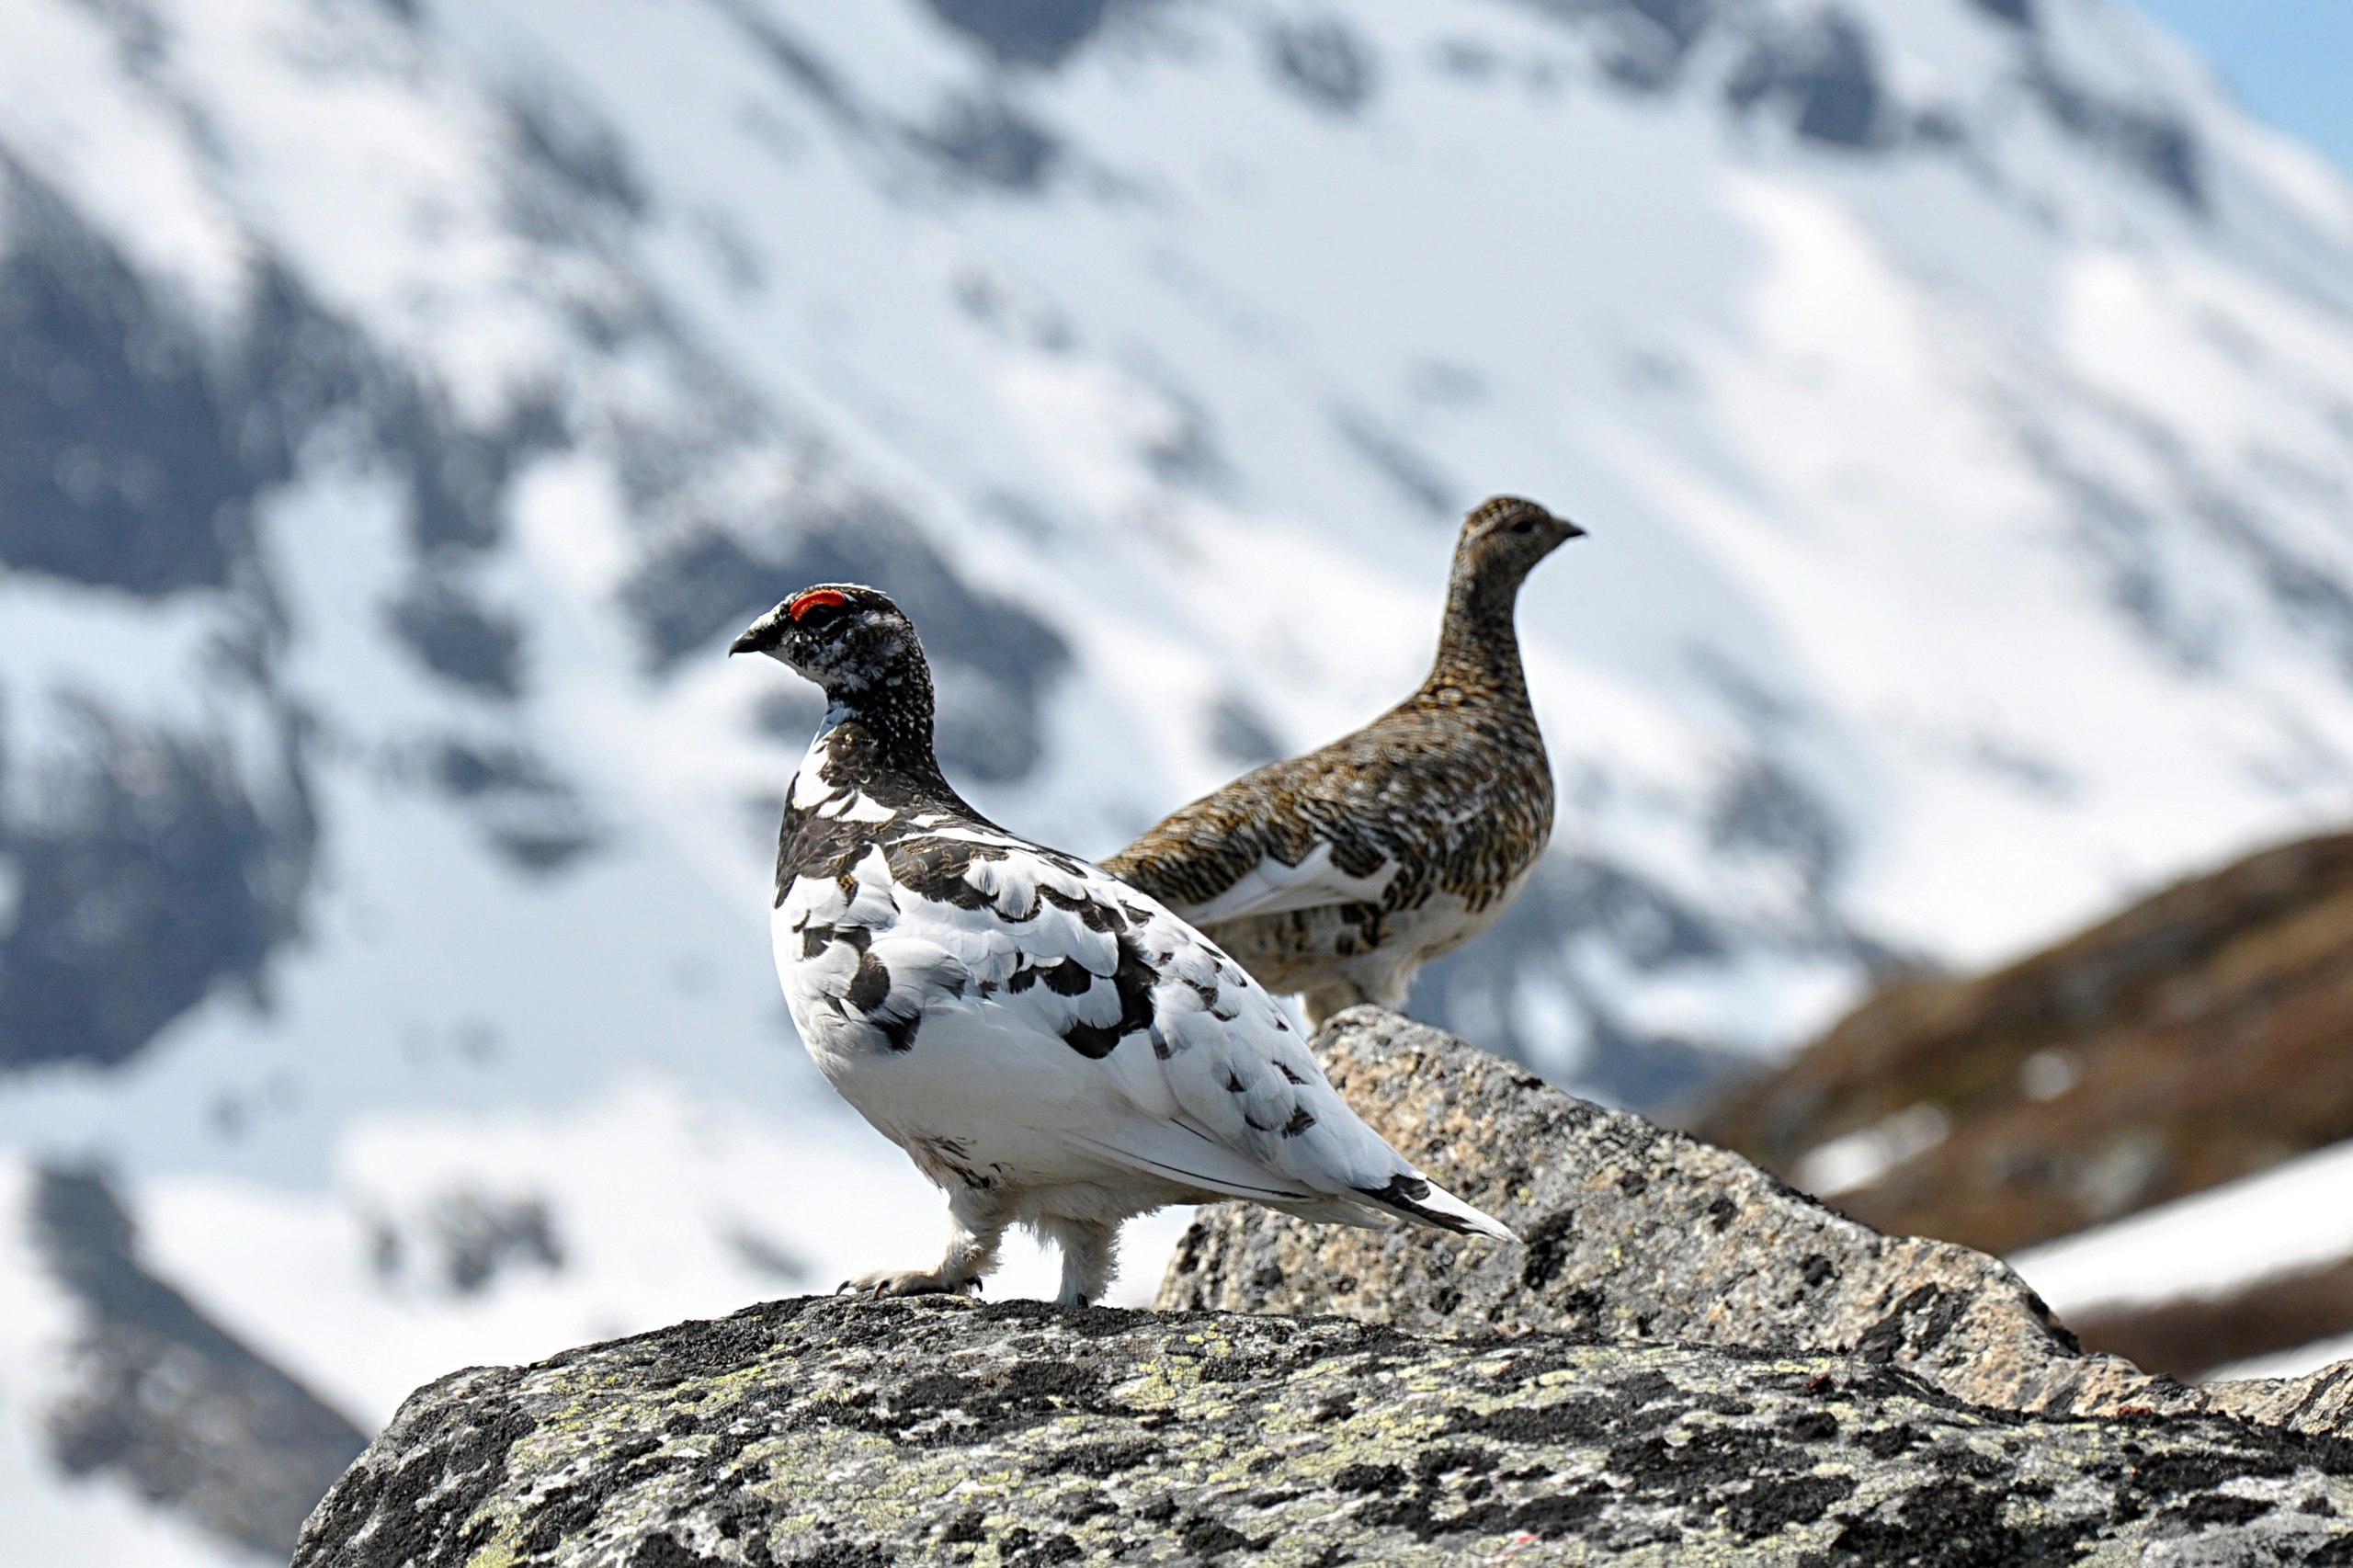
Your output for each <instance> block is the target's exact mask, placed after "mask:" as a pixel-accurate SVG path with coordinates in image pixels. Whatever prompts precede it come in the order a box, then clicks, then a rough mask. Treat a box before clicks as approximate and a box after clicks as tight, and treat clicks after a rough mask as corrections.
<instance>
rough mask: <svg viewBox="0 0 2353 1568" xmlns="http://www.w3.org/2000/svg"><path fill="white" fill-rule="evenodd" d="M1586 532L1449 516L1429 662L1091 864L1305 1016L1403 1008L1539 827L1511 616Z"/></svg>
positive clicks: (1516, 866) (1539, 845)
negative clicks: (1442, 613)
mask: <svg viewBox="0 0 2353 1568" xmlns="http://www.w3.org/2000/svg"><path fill="white" fill-rule="evenodd" d="M1584 532H1585V530H1584V529H1583V528H1579V527H1577V526H1576V525H1575V524H1574V523H1572V522H1570V521H1568V520H1567V519H1566V518H1563V517H1554V516H1553V515H1552V513H1550V512H1548V511H1546V510H1545V509H1544V508H1543V507H1541V506H1538V505H1537V504H1536V503H1535V502H1533V501H1525V500H1522V499H1520V498H1519V497H1518V496H1516V495H1497V496H1495V497H1493V498H1492V499H1490V500H1488V501H1485V502H1483V503H1481V504H1480V505H1479V506H1476V507H1474V508H1472V512H1471V515H1470V516H1469V517H1465V518H1464V519H1463V521H1462V534H1461V539H1459V540H1457V541H1456V543H1455V547H1454V566H1453V571H1452V573H1451V574H1450V576H1449V581H1448V584H1447V594H1446V619H1445V620H1444V622H1443V623H1442V624H1441V625H1440V627H1439V629H1438V657H1437V659H1436V660H1435V661H1434V662H1433V663H1432V664H1431V665H1430V673H1429V676H1428V677H1427V679H1425V680H1424V681H1423V682H1422V684H1421V686H1420V687H1419V688H1417V689H1416V690H1415V692H1414V694H1413V695H1412V696H1410V697H1408V698H1406V699H1405V700H1404V701H1403V702H1400V703H1399V704H1397V706H1396V707H1394V708H1392V709H1391V710H1389V711H1388V712H1386V713H1383V714H1382V715H1381V717H1380V718H1378V719H1375V720H1374V721H1373V722H1371V723H1370V724H1367V725H1366V726H1365V727H1364V728H1363V729H1361V730H1358V731H1357V732H1356V733H1353V734H1348V735H1344V736H1342V737H1341V738H1340V739H1338V740H1336V741H1334V742H1333V743H1332V744H1329V745H1326V746H1323V747H1320V748H1318V749H1317V750H1314V751H1312V752H1309V753H1307V754H1306V755H1305V756H1294V757H1290V758H1289V759H1287V760H1285V761H1282V762H1273V763H1268V764H1267V766H1266V767H1261V768H1259V769H1258V770H1257V771H1256V772H1255V773H1245V774H1244V775H1243V776H1242V777H1241V778H1236V779H1235V780H1233V782H1232V783H1230V784H1228V785H1226V786H1224V787H1223V788H1222V789H1220V790H1215V791H1214V792H1212V793H1211V794H1208V795H1204V796H1203V797H1201V799H1199V800H1198V801H1194V802H1193V803H1192V804H1191V805H1188V806H1186V807H1183V808H1182V809H1180V810H1178V811H1176V812H1171V813H1170V814H1169V815H1168V816H1167V817H1166V818H1165V820H1163V821H1162V822H1161V823H1159V824H1157V825H1155V826H1154V827H1153V828H1152V829H1151V830H1150V831H1149V832H1147V833H1145V834H1144V835H1143V836H1142V837H1141V838H1139V839H1137V840H1136V841H1135V842H1134V843H1133V844H1131V845H1129V846H1127V847H1126V848H1125V849H1122V850H1120V852H1119V853H1118V854H1117V855H1113V856H1110V857H1108V858H1106V859H1105V860H1104V862H1103V867H1104V869H1106V870H1108V871H1109V872H1111V873H1112V874H1113V875H1114V876H1116V877H1118V878H1120V880H1121V881H1126V882H1129V883H1131V884H1132V885H1134V886H1136V887H1139V888H1142V890H1143V891H1144V892H1149V893H1151V894H1152V895H1154V897H1155V898H1159V899H1161V900H1163V901H1165V903H1167V904H1168V905H1169V907H1171V908H1173V909H1175V910H1176V912H1177V913H1178V914H1180V915H1183V916H1184V917H1185V918H1186V919H1188V920H1190V921H1193V922H1195V923H1196V924H1198V925H1199V926H1200V927H1201V929H1202V930H1204V931H1206V932H1207V933H1208V934H1209V935H1210V936H1211V937H1213V938H1214V939H1215V940H1216V941H1217V942H1219V943H1220V944H1221V945H1222V946H1223V947H1224V949H1225V950H1226V951H1227V952H1229V953H1231V954H1233V956H1234V957H1235V958H1236V959H1239V960H1241V961H1242V963H1243V965H1244V967H1245V968H1246V969H1248V970H1249V971H1250V972H1251V974H1253V975H1254V976H1256V978H1257V980H1258V981H1259V982H1260V983H1262V984H1264V985H1266V986H1267V987H1268V988H1269V989H1271V990H1275V991H1279V992H1297V993H1299V994H1302V997H1303V998H1304V1000H1305V1002H1306V1005H1307V1017H1308V1021H1309V1022H1310V1023H1313V1024H1321V1023H1322V1022H1323V1021H1324V1018H1326V1017H1329V1016H1331V1015H1332V1014H1334V1013H1336V1012H1338V1011H1339V1010H1340V1009H1341V1008H1343V1007H1349V1006H1355V1005H1356V1004H1358V1003H1359V1002H1372V1003H1376V1004H1378V1005H1379V1006H1383V1007H1390V1008H1397V1009H1402V1008H1403V1007H1404V1006H1405V995H1406V993H1407V991H1408V990H1409V989H1410V988H1411V987H1412V985H1413V983H1414V976H1415V973H1416V972H1417V971H1419V970H1420V969H1421V967H1422V966H1423V965H1424V964H1426V963H1427V962H1429V960H1432V959H1434V958H1438V957H1439V956H1440V955H1442V954H1445V953H1449V952H1451V951H1453V950H1454V949H1456V948H1459V947H1461V945H1462V944H1463V943H1465V942H1467V941H1469V940H1470V939H1471V938H1472V937H1475V936H1477V935H1478V934H1479V933H1480V932H1482V931H1483V930H1485V929H1486V928H1487V927H1488V926H1491V925H1493V924H1494V923H1495V917H1496V916H1497V915H1501V914H1502V913H1503V912H1504V909H1505V908H1506V905H1508V904H1509V903H1511V901H1512V900H1513V899H1514V898H1516V897H1518V894H1519V890H1520V889H1521V888H1522V887H1524V886H1526V885H1527V881H1528V878H1529V873H1530V872H1531V871H1533V870H1534V869H1535V866H1536V860H1537V858H1538V857H1539V856H1540V855H1541V854H1543V852H1544V844H1545V841H1546V839H1548V838H1549V837H1551V836H1552V768H1551V766H1550V765H1549V764H1548V763H1547V762H1546V761H1545V757H1544V737H1543V735H1542V733H1540V732H1539V731H1538V729H1537V727H1536V710H1535V709H1534V708H1532V707H1530V706H1529V700H1528V677H1527V676H1526V674H1525V673H1524V672H1523V671H1522V670H1521V668H1520V663H1519V638H1518V633H1517V631H1515V630H1514V629H1513V625H1512V612H1513V608H1514V606H1515V605H1516V604H1517V602H1518V597H1519V585H1520V584H1521V583H1522V582H1523V581H1525V580H1526V579H1527V576H1528V574H1529V571H1530V570H1531V569H1532V568H1533V567H1534V566H1535V565H1536V563H1537V562H1540V561H1541V560H1543V559H1544V558H1545V557H1546V556H1548V555H1550V554H1552V551H1555V550H1558V549H1559V548H1560V547H1561V546H1562V545H1563V544H1565V543H1567V542H1568V541H1569V540H1573V539H1576V538H1578V537H1580V536H1582V535H1583V534H1584Z"/></svg>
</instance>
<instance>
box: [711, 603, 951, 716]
mask: <svg viewBox="0 0 2353 1568" xmlns="http://www.w3.org/2000/svg"><path fill="white" fill-rule="evenodd" d="M727 651H728V652H729V653H766V654H767V656H768V657H769V658H771V659H775V660H777V661H778V662H779V663H780V664H783V665H788V666H789V667H790V668H791V669H792V670H793V671H795V672H796V673H797V674H800V675H801V676H806V677H808V678H809V679H811V680H813V681H815V682H816V683H817V684H818V685H819V686H822V687H824V688H825V695H826V697H827V698H828V699H832V700H833V701H835V702H847V703H849V704H851V705H852V706H858V705H860V704H861V700H862V699H865V700H870V699H877V698H884V697H887V696H888V695H892V694H905V695H908V696H912V695H915V693H918V692H919V693H921V694H922V696H923V698H924V699H926V705H927V703H928V699H929V697H930V693H931V680H930V671H929V670H928V668H927V667H926V665H925V663H924V656H923V643H922V642H920V641H919V640H918V639H917V638H916V636H915V623H914V622H912V621H910V620H909V619H907V618H906V616H905V614H904V612H902V611H901V610H900V608H899V607H898V606H897V605H895V604H892V602H891V596H890V595H888V594H886V593H884V592H882V591H881V589H880V588H869V587H864V586H861V585H858V584H856V583H820V584H818V585H816V586H814V587H810V588H803V589H801V591H800V592H799V593H797V594H795V595H793V596H792V597H790V598H789V599H786V600H785V601H784V602H783V603H782V604H779V605H778V606H777V607H776V608H774V609H772V610H770V611H768V612H767V614H766V615H764V616H762V617H760V619H757V620H756V621H754V622H752V624H751V625H750V626H748V627H745V629H744V634H743V635H742V636H741V637H738V638H736V639H735V641H734V642H733V643H731V644H730V645H729V647H728V650H727Z"/></svg>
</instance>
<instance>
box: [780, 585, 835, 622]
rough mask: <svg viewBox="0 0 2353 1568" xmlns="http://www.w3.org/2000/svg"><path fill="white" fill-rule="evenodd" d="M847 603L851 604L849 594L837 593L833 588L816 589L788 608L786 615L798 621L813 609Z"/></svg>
mask: <svg viewBox="0 0 2353 1568" xmlns="http://www.w3.org/2000/svg"><path fill="white" fill-rule="evenodd" d="M847 603H849V596H848V595H847V594H843V593H836V592H835V591H834V590H833V589H831V588H814V589H812V590H811V591H809V592H808V593H805V594H803V595H801V597H799V598H797V599H795V600H793V601H792V603H790V605H788V606H786V607H785V611H784V613H785V614H787V615H789V616H790V617H791V618H792V619H794V620H796V621H798V620H799V619H801V617H802V616H804V615H807V614H808V613H809V612H810V611H811V610H813V609H824V608H826V607H828V606H831V605H846V604H847Z"/></svg>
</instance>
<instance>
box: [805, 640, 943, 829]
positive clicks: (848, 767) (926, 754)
mask: <svg viewBox="0 0 2353 1568" xmlns="http://www.w3.org/2000/svg"><path fill="white" fill-rule="evenodd" d="M825 704H826V706H825V719H824V723H823V724H821V725H820V726H819V727H818V730H817V739H816V743H815V744H814V746H813V748H812V750H813V752H821V753H823V754H824V757H825V759H826V760H825V770H826V774H827V778H828V782H832V783H835V784H856V785H858V786H860V787H865V786H868V785H870V784H872V783H874V782H876V781H878V780H881V779H883V778H896V779H899V780H902V781H904V783H905V784H907V785H910V786H913V787H914V788H915V790H917V791H918V792H920V793H924V794H932V795H937V796H938V797H940V798H941V799H942V800H943V801H956V802H957V803H958V804H960V805H961V801H960V800H959V799H958V797H957V794H956V791H955V790H953V789H951V788H949V783H948V780H947V778H945V777H944V776H943V775H942V774H941V773H940V771H939V757H938V754H937V753H935V752H934V751H933V750H932V707H933V702H932V692H931V675H930V672H929V671H927V670H925V669H923V668H922V667H920V666H915V667H913V668H910V669H904V670H893V671H892V672H891V673H890V674H889V675H888V676H880V677H877V678H873V679H870V680H865V681H861V682H858V684H856V685H851V684H848V683H842V684H839V685H835V686H829V687H826V688H825Z"/></svg>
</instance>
